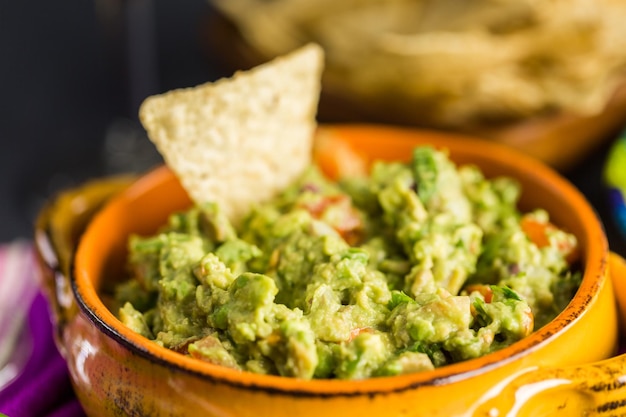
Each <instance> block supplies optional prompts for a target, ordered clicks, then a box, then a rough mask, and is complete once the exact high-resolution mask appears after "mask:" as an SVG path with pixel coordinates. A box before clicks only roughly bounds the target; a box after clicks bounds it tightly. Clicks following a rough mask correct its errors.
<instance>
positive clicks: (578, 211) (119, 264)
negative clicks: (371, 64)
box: [37, 125, 626, 417]
mask: <svg viewBox="0 0 626 417" xmlns="http://www.w3.org/2000/svg"><path fill="white" fill-rule="evenodd" d="M318 135H320V136H319V137H320V138H324V140H325V144H326V145H328V144H332V146H335V147H336V149H346V147H348V148H349V149H351V150H352V151H355V152H358V153H359V154H361V156H363V157H364V158H365V160H373V159H384V160H408V158H409V156H410V154H411V152H410V150H411V149H412V148H413V147H414V146H416V145H418V144H426V143H427V144H432V145H434V146H436V147H439V148H441V147H443V148H447V149H448V150H449V151H450V155H451V158H452V159H453V160H455V161H456V162H457V163H459V164H463V163H474V164H476V165H478V166H479V167H480V168H481V169H482V171H483V172H484V173H485V174H486V175H487V176H494V175H508V176H512V177H514V178H517V179H518V180H519V181H520V183H521V185H522V190H523V193H522V198H521V203H520V204H521V207H520V208H521V209H522V210H528V209H531V208H535V207H543V208H545V209H547V210H548V211H549V212H550V215H551V219H552V221H553V222H554V223H556V224H557V225H559V226H560V227H563V228H565V229H567V230H569V231H571V232H572V233H574V234H575V235H576V236H577V238H578V240H579V242H580V247H581V255H582V263H583V268H584V278H583V280H582V284H581V286H580V289H579V290H578V292H577V293H576V295H575V297H574V298H573V299H572V301H571V302H570V303H569V305H568V306H567V307H566V309H565V310H564V311H563V312H562V313H561V314H560V315H559V316H558V317H556V318H555V319H554V320H553V321H552V322H551V323H549V324H548V325H546V326H545V327H543V328H541V329H539V330H538V331H536V332H534V333H533V334H531V335H530V336H528V337H527V338H525V339H523V340H521V341H519V342H517V343H515V344H513V345H511V346H509V347H507V348H505V349H503V350H500V351H498V352H495V353H492V354H489V355H487V356H484V357H481V358H478V359H473V360H469V361H466V362H461V363H457V364H454V365H450V366H446V367H442V368H438V369H436V370H434V371H430V372H422V373H415V374H409V375H402V376H395V377H384V378H372V379H367V380H361V381H338V380H313V381H305V380H298V379H293V378H285V377H278V376H267V375H258V374H252V373H248V372H240V371H235V370H232V369H227V368H224V367H220V366H216V365H212V364H209V363H205V362H201V361H199V360H195V359H192V358H189V357H186V356H183V355H181V354H178V353H176V352H173V351H171V350H168V349H165V348H162V347H159V346H158V345H156V344H154V343H152V342H150V341H148V340H147V339H144V338H143V337H141V336H139V335H138V334H136V333H134V332H132V331H130V330H129V329H128V328H126V327H125V326H124V325H123V324H122V323H121V322H120V321H119V320H118V319H117V318H116V317H115V316H114V315H113V314H112V313H111V312H110V311H109V310H108V309H107V308H106V307H105V304H104V303H103V301H102V298H101V297H100V294H101V292H102V290H103V289H104V288H106V287H108V286H110V285H112V283H114V282H115V281H116V280H118V279H120V278H121V277H123V276H124V263H125V259H126V240H127V237H128V235H129V234H130V233H141V234H147V233H152V232H154V231H155V230H156V229H157V228H158V226H160V225H161V224H163V223H164V222H165V220H166V218H167V217H168V215H169V214H170V213H171V212H173V211H175V210H179V209H184V208H186V207H188V206H189V205H190V200H189V197H188V196H187V194H186V193H185V191H184V190H183V189H182V188H181V185H180V183H179V182H178V180H177V179H176V178H175V177H174V175H173V174H172V173H171V171H170V170H169V169H168V168H166V167H161V168H157V169H156V170H154V171H151V172H149V173H148V174H146V175H145V176H143V177H141V178H140V179H138V180H137V181H135V182H133V183H132V185H130V186H129V187H128V188H125V189H124V190H123V191H121V192H116V193H113V192H111V190H102V192H101V193H100V194H98V198H95V199H94V202H98V204H101V203H102V202H103V201H105V200H106V201H107V202H106V204H104V208H103V209H101V210H98V212H97V213H96V215H95V216H94V217H93V219H91V220H90V221H89V222H88V224H86V229H85V231H84V233H83V234H82V237H81V238H80V241H79V242H78V245H77V247H76V249H75V250H74V247H73V246H72V245H73V244H75V243H76V240H74V241H73V242H69V243H67V242H66V243H67V246H68V247H69V248H70V249H69V251H70V252H71V253H72V254H73V257H72V259H73V268H67V269H65V270H64V269H63V268H59V267H58V265H59V264H60V263H63V262H59V261H58V258H59V254H60V252H61V251H60V250H59V248H58V245H57V246H55V243H54V240H55V239H54V233H52V234H51V231H50V230H51V228H50V225H51V223H54V222H51V220H50V219H51V216H50V215H49V213H48V214H45V213H44V215H42V218H41V219H40V222H39V224H38V228H37V231H38V239H37V242H38V245H37V246H38V249H39V253H40V257H41V266H42V271H43V273H44V282H45V283H47V284H46V288H48V289H49V291H48V293H49V297H50V299H51V303H52V304H53V305H54V306H56V308H57V309H58V314H57V321H56V326H57V342H58V344H59V347H60V349H61V351H62V353H63V355H64V356H65V358H66V359H67V363H68V367H69V369H70V374H71V378H72V383H73V385H74V387H75V391H76V394H77V396H78V398H79V399H80V401H81V403H82V405H83V407H84V408H85V411H86V412H87V414H88V415H89V416H92V417H95V416H120V415H133V416H199V415H203V416H216V417H218V416H219V417H225V416H233V417H234V416H237V417H242V416H243V417H246V416H250V417H252V416H254V417H264V416H267V417H269V416H272V417H281V416H290V417H292V416H302V417H308V416H311V417H312V416H315V417H319V416H320V415H321V416H359V417H365V416H485V417H487V416H488V417H497V416H513V415H517V416H539V415H549V414H553V413H556V412H559V413H561V414H560V415H580V413H583V414H584V413H588V415H604V414H606V415H613V414H610V413H612V412H615V409H616V408H621V409H626V406H625V404H626V386H625V384H624V382H623V380H624V379H623V378H624V375H625V374H626V371H623V369H626V359H624V357H623V356H615V357H614V356H613V355H615V353H616V350H617V346H618V313H617V309H616V302H615V299H614V291H613V286H612V282H611V277H613V278H617V277H619V276H622V277H623V276H624V275H625V273H624V271H626V266H624V262H623V260H622V259H621V258H620V257H618V256H617V255H615V254H612V253H611V252H609V249H608V247H607V240H606V238H605V235H604V232H603V228H602V225H601V223H600V222H599V220H598V218H597V217H596V215H595V213H594V211H593V209H592V208H591V207H590V205H589V204H588V202H587V201H586V200H585V198H584V197H583V196H582V195H581V194H580V193H579V192H578V191H577V190H576V189H575V187H573V186H572V185H571V184H569V183H568V182H567V181H565V180H564V179H563V178H562V177H560V176H559V175H558V174H557V173H555V172H554V171H553V170H551V169H550V168H548V167H547V166H545V165H544V164H542V163H540V162H538V161H536V160H534V159H531V158H529V157H527V156H524V155H522V154H520V153H518V152H515V151H512V150H510V149H509V148H505V147H503V146H502V145H497V144H495V143H493V142H488V141H480V140H477V139H472V138H467V137H456V136H450V135H443V134H438V133H433V132H426V131H419V130H412V129H402V128H392V127H383V126H372V125H335V126H333V125H328V126H322V127H320V129H319V132H318ZM113 194H115V195H114V197H113V198H111V199H110V200H109V198H110V197H111V195H113ZM65 216H66V217H67V218H68V219H69V220H68V221H69V223H70V224H71V219H72V214H71V212H70V213H68V214H65ZM61 217H63V216H61ZM57 233H58V232H57ZM66 249H67V248H66ZM66 252H67V251H66ZM66 256H67V253H66ZM55 259H56V261H55ZM55 262H56V266H55ZM65 264H67V262H65ZM619 283H620V285H622V284H623V283H622V281H621V280H620V282H619ZM68 289H71V292H70V293H68ZM61 298H62V300H61ZM609 358H610V359H609ZM607 359H608V360H607Z"/></svg>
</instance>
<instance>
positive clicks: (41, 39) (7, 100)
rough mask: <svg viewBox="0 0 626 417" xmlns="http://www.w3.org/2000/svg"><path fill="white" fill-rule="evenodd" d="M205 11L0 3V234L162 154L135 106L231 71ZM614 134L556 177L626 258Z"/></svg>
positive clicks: (156, 0)
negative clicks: (619, 226)
mask: <svg viewBox="0 0 626 417" xmlns="http://www.w3.org/2000/svg"><path fill="white" fill-rule="evenodd" d="M118 3H119V4H122V3H124V4H126V5H127V6H128V7H127V8H126V9H125V10H118V9H116V7H118V6H119V4H118ZM120 13H125V15H124V16H122V15H120ZM211 13H212V10H211V9H210V6H209V5H208V2H207V1H206V0H187V1H185V2H169V1H166V0H153V1H150V0H143V1H128V2H107V1H96V2H89V1H85V0H67V1H65V2H61V3H51V2H46V1H44V0H34V1H31V2H2V3H0V57H1V58H0V80H2V91H3V94H2V96H3V97H2V101H3V103H2V105H1V106H0V140H1V144H2V147H3V152H0V196H1V197H2V200H3V203H2V204H0V226H1V227H0V242H8V241H12V240H15V239H19V238H25V239H29V238H30V237H31V233H32V225H33V221H34V218H35V216H36V214H37V212H38V211H39V209H40V208H41V207H42V205H43V204H44V202H45V201H46V200H47V199H48V198H49V197H50V196H51V195H54V193H56V192H58V191H59V190H61V189H63V188H66V187H71V186H73V185H77V184H80V183H82V182H84V181H86V180H87V179H89V178H94V177H99V176H103V175H109V174H114V173H117V172H121V171H136V172H141V171H143V170H145V169H148V168H149V167H151V166H153V165H154V164H156V163H158V162H160V157H159V156H158V154H157V153H156V151H155V149H154V147H153V146H152V144H151V143H149V141H147V139H146V138H145V134H144V132H143V130H142V129H141V127H140V126H139V124H138V123H137V119H136V109H137V107H138V103H139V102H140V101H141V99H142V98H143V97H145V96H147V95H149V94H153V93H157V92H161V91H165V90H169V89H172V88H176V87H184V86H191V85H195V84H199V83H202V82H205V81H210V80H215V79H217V78H219V77H221V76H226V75H230V74H227V73H226V72H225V70H223V69H220V65H219V61H218V60H217V59H214V57H211V56H210V54H208V53H207V50H206V45H205V44H204V42H203V40H202V35H201V33H202V30H201V26H202V24H203V22H206V21H207V19H206V18H207V17H208V16H209V15H210V14H211ZM116 16H117V17H116ZM124 20H125V21H128V22H131V24H130V26H129V27H130V28H131V29H128V28H126V29H124V28H122V27H120V26H119V24H120V22H121V21H124ZM127 29H128V30H127ZM130 37H132V38H133V39H140V40H142V47H141V48H135V49H133V48H134V47H133V43H132V42H130V44H129V42H127V40H128V39H129V38H130ZM128 49H130V52H129V51H128ZM137 57H138V58H139V59H134V58H137ZM129 68H133V70H131V71H129ZM624 120H625V122H624V125H625V126H626V115H625V118H624ZM122 139H123V140H122ZM613 139H614V138H608V139H607V140H602V145H601V146H598V147H597V149H596V150H595V151H594V152H593V153H592V154H590V155H589V156H588V157H587V158H585V159H584V160H583V161H581V162H580V163H579V164H577V165H576V166H574V167H573V168H571V169H569V170H568V171H567V172H563V174H564V175H565V176H566V177H567V178H569V179H570V180H571V181H572V182H573V183H574V184H575V185H576V186H577V187H578V188H579V189H580V190H581V191H582V192H583V193H584V194H585V195H586V196H587V198H588V199H589V201H590V202H591V203H592V205H593V206H594V207H595V209H596V211H597V212H598V215H599V216H600V218H601V219H602V221H603V222H604V224H605V227H606V230H607V235H608V237H609V242H610V245H611V247H612V248H613V250H615V251H617V252H619V253H622V254H626V242H625V241H624V239H622V238H621V236H620V235H619V234H618V233H617V231H616V228H615V226H614V224H613V221H612V219H611V217H610V214H609V209H608V206H607V201H606V190H605V189H604V188H603V187H602V177H601V175H602V166H603V164H604V161H605V158H606V153H607V150H608V148H609V146H610V144H611V142H612V140H613Z"/></svg>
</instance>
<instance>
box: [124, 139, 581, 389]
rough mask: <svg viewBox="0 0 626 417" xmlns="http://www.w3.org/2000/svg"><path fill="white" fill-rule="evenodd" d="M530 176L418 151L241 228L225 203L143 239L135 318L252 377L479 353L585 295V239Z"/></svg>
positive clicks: (302, 196)
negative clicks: (559, 216) (529, 187)
mask: <svg viewBox="0 0 626 417" xmlns="http://www.w3.org/2000/svg"><path fill="white" fill-rule="evenodd" d="M519 195H520V187H519V185H518V183H516V182H515V180H514V179H511V178H494V179H487V178H485V177H484V176H483V174H482V173H481V171H480V170H479V169H477V168H476V167H474V166H470V165H467V166H459V167H457V166H456V165H455V164H454V163H453V162H452V161H451V160H450V159H449V158H448V155H447V153H446V152H445V151H440V150H436V149H434V148H432V147H428V146H423V147H417V148H415V149H414V151H413V155H412V160H411V162H410V163H406V164H405V163H399V162H377V163H375V164H374V165H373V166H372V169H371V172H370V174H369V175H368V176H367V177H355V178H350V179H345V180H341V181H339V182H333V181H330V180H328V179H326V178H325V177H324V176H323V175H322V174H321V173H320V170H319V169H318V168H316V167H311V168H310V169H308V170H307V171H306V172H305V173H304V174H303V175H302V176H301V178H300V179H299V180H298V181H296V183H294V184H292V185H291V186H290V187H289V188H287V189H286V190H284V191H283V192H282V193H281V194H280V195H278V196H277V197H276V198H275V199H274V200H273V201H271V202H269V203H268V204H263V205H260V206H257V207H253V208H251V210H250V213H249V215H247V217H245V219H244V220H243V222H242V223H241V224H240V225H239V226H238V227H237V228H235V227H234V226H233V225H232V224H231V223H230V222H229V221H228V219H227V218H226V216H225V215H224V214H223V213H222V212H221V211H220V207H219V206H217V205H216V204H214V203H210V202H209V203H206V204H204V205H197V206H194V207H193V208H191V209H189V210H188V211H185V212H180V213H175V214H173V215H171V217H170V218H169V221H168V223H167V224H166V225H164V226H163V227H162V229H161V230H160V231H159V233H157V234H156V235H154V236H149V237H145V236H132V237H131V238H130V240H129V243H128V245H129V259H128V264H129V271H130V275H131V277H130V278H131V279H129V280H128V281H126V282H124V283H123V284H121V285H119V286H118V287H117V288H116V294H115V298H116V302H117V303H118V305H119V306H120V308H119V314H118V316H119V318H120V320H121V321H122V322H123V323H125V324H126V325H127V326H129V327H130V328H131V329H133V330H134V331H136V332H138V333H140V334H142V335H143V336H145V337H147V338H149V339H151V340H153V341H154V343H157V344H159V345H162V346H164V347H167V348H170V349H173V350H175V351H178V352H180V353H182V354H185V355H189V356H191V357H194V358H197V359H199V360H203V361H207V362H210V363H213V364H218V365H222V366H226V367H230V368H234V369H238V370H245V371H250V372H256V373H262V374H275V375H282V376H289V377H296V378H302V379H310V378H339V379H362V378H369V377H376V376H386V375H398V374H406V373H412V372H420V371H427V370H431V369H434V368H436V367H440V366H444V365H447V364H451V363H454V362H458V361H463V360H467V359H471V358H476V357H479V356H482V355H485V354H487V353H489V352H493V351H495V350H498V349H501V348H503V347H505V346H508V345H510V344H511V343H514V342H515V341H517V340H520V339H522V338H523V337H525V336H527V335H529V334H530V333H531V332H532V331H533V330H535V329H537V328H539V327H541V326H543V325H544V324H545V323H547V322H548V321H550V320H551V319H552V318H554V317H555V316H556V315H557V314H558V313H559V311H561V310H562V309H563V308H564V307H565V305H566V304H567V303H568V302H569V300H570V298H571V297H572V295H573V294H574V292H575V291H576V289H577V287H578V285H579V281H580V273H579V272H576V270H575V268H574V267H573V264H574V263H575V262H576V256H575V255H576V239H575V237H574V236H573V235H571V234H568V233H567V232H565V231H563V230H561V229H559V228H557V227H556V226H554V225H552V224H551V223H550V220H549V218H548V213H547V212H546V211H544V210H542V209H536V210H534V211H531V212H528V213H521V212H519V211H518V208H517V200H518V197H519Z"/></svg>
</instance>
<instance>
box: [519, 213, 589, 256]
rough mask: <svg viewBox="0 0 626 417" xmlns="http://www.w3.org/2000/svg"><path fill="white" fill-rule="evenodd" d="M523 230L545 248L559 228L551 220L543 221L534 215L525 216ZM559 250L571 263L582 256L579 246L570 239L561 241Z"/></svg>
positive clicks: (536, 243)
mask: <svg viewBox="0 0 626 417" xmlns="http://www.w3.org/2000/svg"><path fill="white" fill-rule="evenodd" d="M520 226H521V227H522V230H523V231H524V233H525V234H526V236H528V238H529V239H530V240H531V242H533V243H534V244H535V245H537V247H540V248H543V247H545V246H549V245H550V239H549V236H550V233H552V232H554V231H556V230H559V229H558V228H557V227H556V226H555V225H554V224H552V223H550V222H546V223H542V222H539V221H537V219H535V218H533V217H532V216H523V217H522V219H521V222H520ZM557 249H558V250H559V252H561V253H562V254H563V256H564V257H565V260H566V261H567V262H568V263H569V264H570V265H571V264H573V263H574V262H576V261H577V260H578V257H579V256H580V252H579V248H578V246H577V245H576V244H574V243H572V242H571V241H568V240H562V241H560V242H559V245H558V248H557Z"/></svg>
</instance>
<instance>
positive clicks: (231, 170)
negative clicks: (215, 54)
mask: <svg viewBox="0 0 626 417" xmlns="http://www.w3.org/2000/svg"><path fill="white" fill-rule="evenodd" d="M323 60H324V58H323V51H322V49H321V48H320V47H319V46H318V45H315V44H310V45H306V46H304V47H302V48H299V49H298V50H296V51H293V52H291V53H289V54H286V55H284V56H281V57H279V58H276V59H274V60H273V61H270V62H267V63H265V64H263V65H260V66H258V67H256V68H253V69H251V70H249V71H240V72H237V73H235V74H234V75H233V77H231V78H223V79H221V80H218V81H216V82H215V83H206V84H202V85H199V86H196V87H191V88H184V89H178V90H172V91H169V92H166V93H164V94H160V95H155V96H151V97H148V98H147V99H146V100H144V102H143V103H142V105H141V108H140V110H139V117H140V120H141V123H142V124H143V126H144V128H145V129H146V131H147V133H148V137H149V138H150V140H151V141H152V142H153V143H154V144H155V145H156V147H157V149H158V150H159V152H160V153H161V155H162V156H163V158H164V160H165V162H166V163H167V165H168V166H169V167H170V168H171V169H172V171H173V172H174V173H175V174H176V176H177V177H178V178H179V180H180V181H181V184H182V185H183V187H184V188H185V190H186V191H187V192H188V193H189V195H190V197H191V198H192V200H194V201H195V202H196V203H199V204H202V203H205V202H208V201H212V202H216V203H219V206H220V209H222V210H223V212H224V213H225V214H226V215H227V216H228V217H229V218H230V219H231V220H232V221H237V220H238V219H240V218H241V217H242V216H243V215H244V214H245V213H247V212H248V211H249V210H250V207H251V206H252V205H254V204H256V203H260V202H262V201H264V200H267V199H269V198H271V197H273V195H274V193H276V192H278V191H280V190H282V189H284V188H285V187H286V186H287V185H288V184H290V183H291V182H292V181H294V180H295V178H296V177H297V176H299V175H300V174H301V173H302V171H304V169H305V168H306V167H307V166H308V165H309V164H310V162H311V153H312V146H313V145H312V143H313V135H314V131H315V129H316V127H317V122H316V113H317V105H318V100H319V95H320V88H321V87H320V83H321V72H322V67H323Z"/></svg>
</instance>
